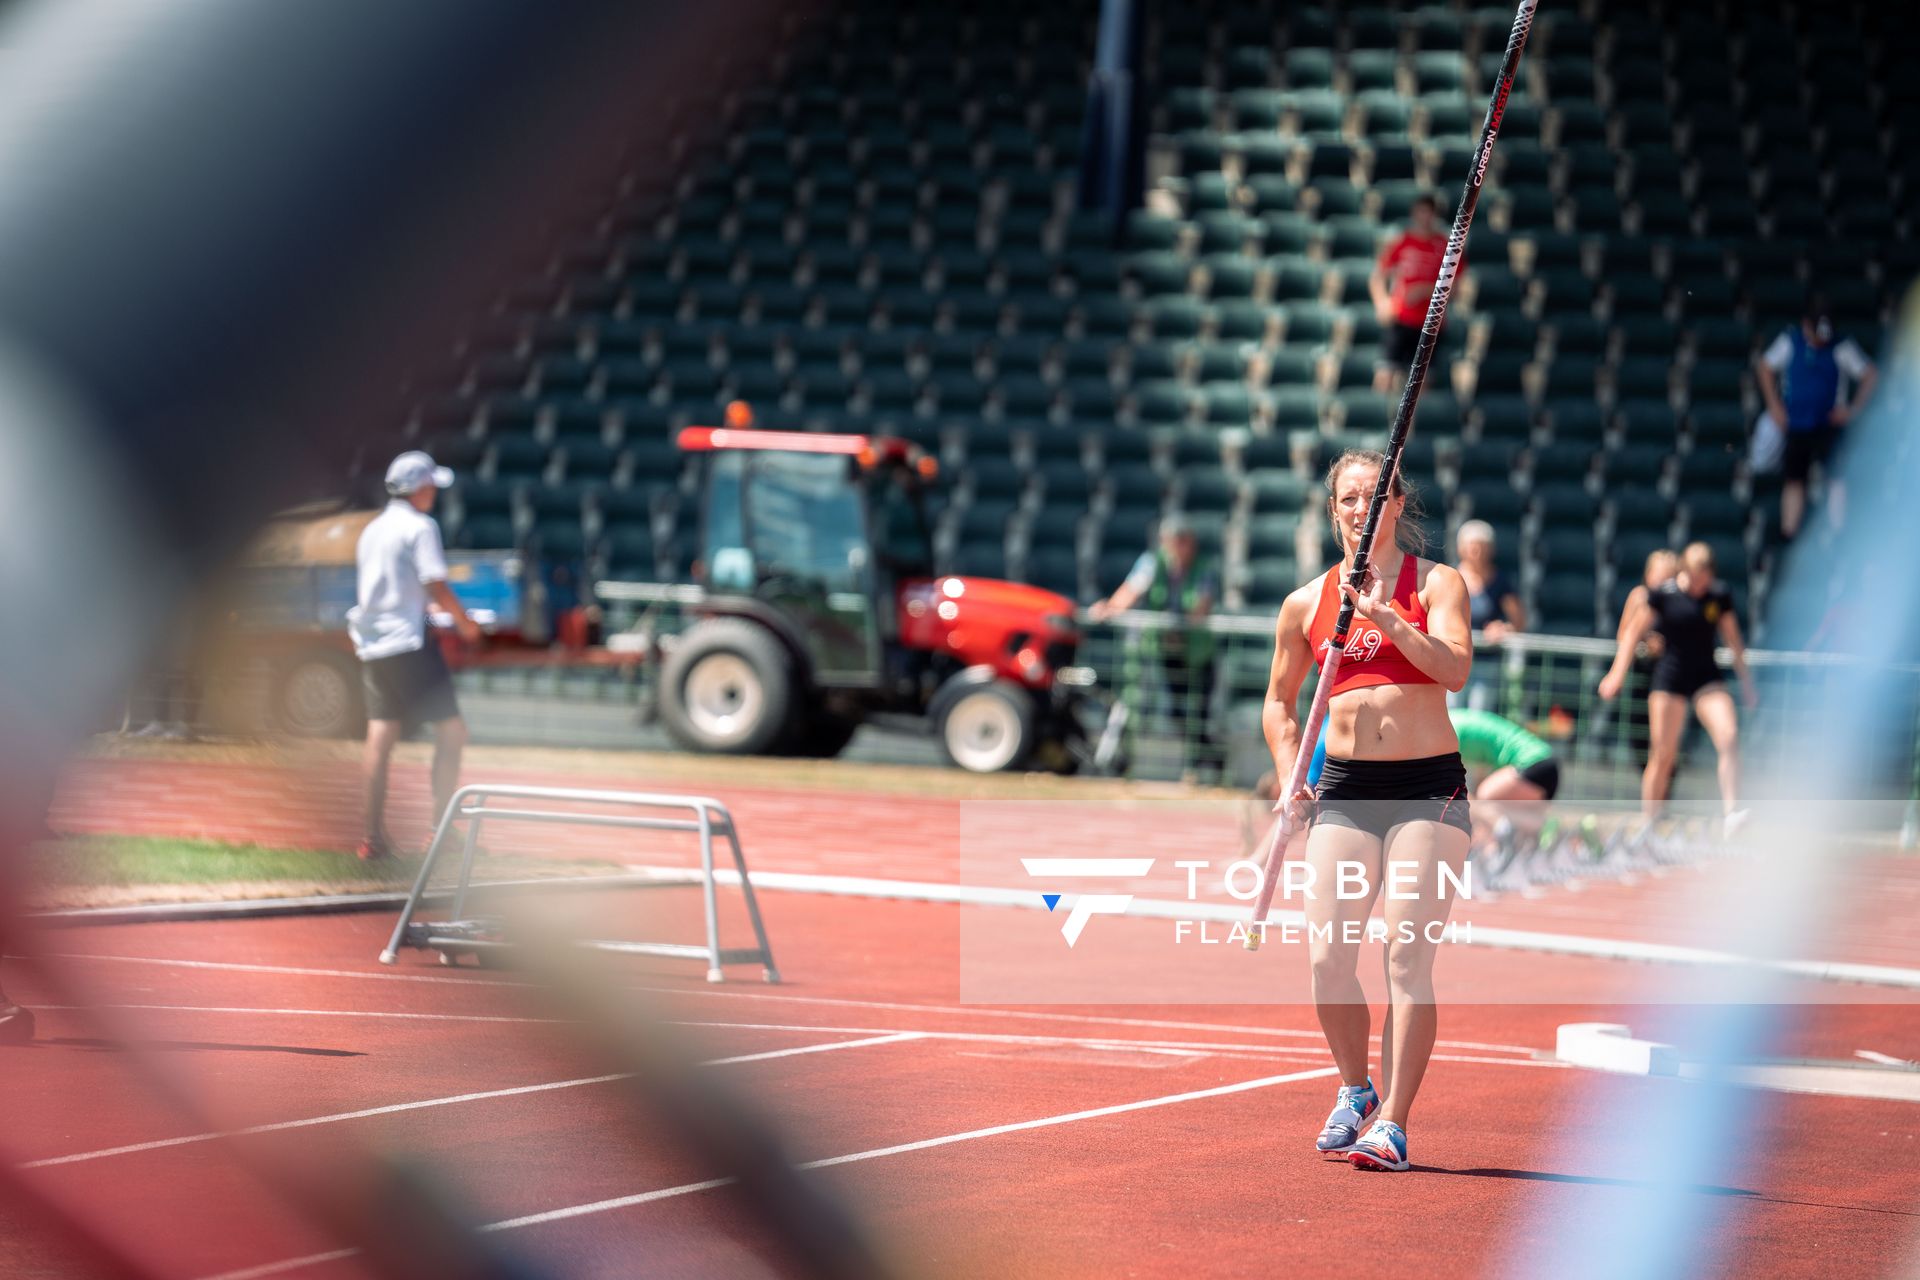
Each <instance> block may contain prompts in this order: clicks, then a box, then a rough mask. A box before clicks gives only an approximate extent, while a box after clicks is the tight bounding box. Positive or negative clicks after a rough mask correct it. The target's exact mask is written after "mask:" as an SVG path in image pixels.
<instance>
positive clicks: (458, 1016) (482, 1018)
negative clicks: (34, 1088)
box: [34, 1004, 1543, 1066]
mask: <svg viewBox="0 0 1920 1280" xmlns="http://www.w3.org/2000/svg"><path fill="white" fill-rule="evenodd" d="M34 1008H36V1009H38V1010H40V1011H41V1012H53V1011H69V1012H83V1011H85V1010H86V1009H88V1008H98V1009H121V1010H138V1011H144V1012H160V1013H166V1012H171V1013H216V1014H252V1015H258V1016H261V1017H275V1018H281V1017H286V1018H371V1019H402V1020H412V1019H423V1020H429V1021H436V1022H505V1023H528V1024H537V1025H542V1026H554V1025H564V1024H565V1020H564V1019H560V1018H513V1017H500V1016H493V1015H488V1014H462V1013H388V1012H382V1011H378V1010H369V1011H362V1010H357V1009H275V1008H255V1007H248V1006H240V1005H188V1004H105V1005H94V1006H83V1005H35V1006H34ZM662 1025H664V1026H669V1027H719V1028H734V1029H738V1030H743V1031H791V1032H808V1031H824V1032H831V1033H836V1034H845V1035H890V1034H911V1035H916V1036H921V1037H923V1038H925V1039H930V1040H978V1041H987V1042H1004V1043H1009V1044H1058V1045H1080V1046H1085V1047H1088V1048H1099V1049H1104V1048H1107V1047H1109V1046H1117V1047H1120V1048H1141V1049H1144V1048H1148V1047H1154V1048H1159V1049H1162V1050H1165V1051H1168V1052H1173V1053H1241V1054H1243V1055H1273V1054H1280V1055H1286V1056H1292V1057H1301V1056H1305V1057H1312V1058H1319V1057H1323V1056H1324V1055H1325V1052H1326V1051H1325V1050H1323V1049H1315V1048H1312V1047H1310V1046H1305V1045H1303V1046H1301V1047H1299V1048H1292V1047H1288V1046H1280V1045H1264V1044H1236V1043H1232V1042H1225V1041H1193V1040H1159V1039H1153V1040H1136V1039H1132V1038H1130V1037H1113V1036H1018V1035H1009V1034H1005V1033H994V1032H986V1031H929V1030H925V1029H914V1030H912V1031H910V1032H909V1031H906V1030H905V1029H903V1028H889V1027H841V1026H830V1025H826V1024H823V1023H817V1022H715V1021H708V1020H694V1019H671V1020H667V1021H664V1022H663V1023H662ZM1195 1025H1199V1026H1208V1025H1210V1024H1206V1023H1200V1024H1195ZM1219 1029H1221V1030H1227V1029H1228V1028H1225V1027H1222V1028H1219ZM1374 1038H1375V1039H1378V1037H1374ZM1436 1043H1437V1044H1440V1045H1445V1046H1449V1047H1453V1046H1459V1047H1465V1048H1478V1047H1480V1046H1477V1045H1474V1044H1472V1043H1471V1042H1467V1041H1455V1040H1441V1041H1437V1042H1436ZM1489 1047H1491V1048H1494V1049H1505V1048H1507V1046H1503V1045H1493V1046H1489ZM1511 1051H1512V1052H1513V1053H1515V1054H1519V1055H1530V1054H1531V1053H1532V1050H1529V1049H1521V1048H1518V1047H1517V1046H1516V1047H1513V1048H1512V1050H1511ZM1434 1060H1435V1061H1437V1062H1493V1063H1508V1062H1512V1063H1518V1064H1519V1065H1521V1066H1539V1065H1543V1062H1542V1060H1540V1059H1536V1058H1533V1057H1531V1056H1521V1057H1514V1058H1493V1057H1473V1056H1465V1055H1458V1054H1440V1055H1437V1056H1436V1057H1435V1059H1434Z"/></svg>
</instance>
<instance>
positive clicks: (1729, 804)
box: [1693, 684, 1740, 813]
mask: <svg viewBox="0 0 1920 1280" xmlns="http://www.w3.org/2000/svg"><path fill="white" fill-rule="evenodd" d="M1693 714H1694V715H1696V716H1699V717H1700V724H1701V727H1702V728H1704V729H1705V730H1706V731H1707V736H1708V737H1709V738H1711V739H1713V749H1714V751H1715V752H1717V753H1718V754H1719V756H1720V760H1719V766H1718V769H1719V777H1720V806H1721V809H1722V810H1723V811H1724V812H1726V813H1732V812H1733V811H1734V810H1735V809H1738V808H1739V807H1740V715H1739V712H1737V711H1735V710H1734V706H1733V695H1732V694H1730V693H1728V692H1727V686H1726V685H1724V684H1710V685H1708V686H1707V687H1706V688H1704V689H1702V690H1700V692H1698V693H1696V694H1694V695H1693Z"/></svg>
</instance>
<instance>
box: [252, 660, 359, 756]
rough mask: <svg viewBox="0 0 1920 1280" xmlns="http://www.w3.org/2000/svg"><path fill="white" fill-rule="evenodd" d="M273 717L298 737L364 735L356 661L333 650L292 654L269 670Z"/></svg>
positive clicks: (284, 729)
mask: <svg viewBox="0 0 1920 1280" xmlns="http://www.w3.org/2000/svg"><path fill="white" fill-rule="evenodd" d="M273 721H274V723H275V724H277V725H279V726H280V729H281V731H282V732H283V733H287V734H291V735H292V736H294V737H296V738H358V737H361V736H363V735H364V734H365V733H366V731H367V714H366V708H365V706H364V705H363V703H362V701H361V692H360V664H359V663H358V662H356V661H355V660H354V659H352V658H350V657H348V656H347V655H346V654H344V653H336V652H334V651H333V650H331V649H312V650H309V651H307V652H305V653H297V654H294V655H293V656H292V657H290V658H288V659H287V660H286V661H285V662H282V663H281V664H280V665H279V666H278V667H277V668H276V669H275V671H274V673H273Z"/></svg>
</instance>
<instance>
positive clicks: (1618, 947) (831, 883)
mask: <svg viewBox="0 0 1920 1280" xmlns="http://www.w3.org/2000/svg"><path fill="white" fill-rule="evenodd" d="M630 870H632V871H633V872H634V873H635V874H637V875H644V876H650V877H655V878H657V879H659V880H661V881H663V882H665V883H669V884H678V883H684V882H687V881H689V879H690V878H697V877H701V876H703V875H704V873H702V872H697V871H691V872H690V871H686V870H684V869H682V868H679V867H632V868H630ZM714 876H715V879H716V880H717V881H718V882H719V883H721V884H724V885H730V886H733V887H736V888H737V887H738V886H739V884H740V873H739V872H737V871H722V870H716V871H715V872H714ZM753 887H754V888H755V889H757V890H767V889H785V890H788V891H790V892H794V893H824V894H834V895H840V896H852V897H863V898H905V899H909V900H911V901H915V902H951V903H959V904H962V905H966V906H994V907H1024V908H1027V909H1029V910H1034V911H1039V910H1044V909H1045V907H1046V904H1045V903H1043V902H1041V901H1040V895H1039V894H1038V893H1036V892H1035V891H1033V890H1031V889H998V888H991V887H983V886H976V885H959V884H930V883H926V882H922V881H915V880H877V879H872V878H869V877H865V876H836V875H816V874H813V873H811V872H802V871H756V872H754V873H753ZM1068 896H1071V895H1068ZM1125 914H1126V915H1129V916H1137V917H1143V918H1150V919H1164V920H1205V921H1209V922H1218V923H1221V924H1241V925H1244V924H1245V923H1246V922H1247V912H1246V909H1245V908H1244V907H1243V906H1241V905H1240V904H1237V903H1233V904H1229V903H1224V902H1182V901H1168V900H1166V899H1163V898H1140V897H1136V898H1134V899H1133V902H1132V904H1131V905H1130V906H1128V908H1127V910H1126V912H1125ZM1305 919H1306V917H1305V916H1304V915H1303V914H1302V913H1301V912H1298V911H1273V912H1269V913H1268V915H1267V922H1268V923H1269V924H1279V923H1295V924H1298V923H1304V921H1305ZM1458 941H1459V943H1460V945H1463V946H1470V947H1491V948H1495V949H1499V950H1510V951H1539V952H1546V953H1549V954H1552V955H1564V956H1582V957H1586V958H1588V959H1595V960H1651V961H1659V962H1661V963H1665V964H1682V965H1694V966H1699V967H1704V968H1729V967H1730V968H1736V969H1746V968H1752V969H1759V970H1761V971H1763V972H1767V973H1774V974H1779V975H1781V976H1784V977H1793V978H1813V979H1817V980H1819V981H1822V982H1862V983H1869V984H1874V985H1878V986H1892V987H1906V988H1909V989H1913V990H1920V969H1903V968H1897V967H1895V966H1893V965H1878V964H1852V963H1847V962H1842V961H1827V960H1786V959H1778V958H1774V957H1771V956H1740V955H1735V954H1733V953H1732V952H1729V951H1714V950H1710V949H1708V948H1705V947H1684V946H1678V945H1675V944H1672V943H1665V942H1634V941H1629V940H1627V939H1621V938H1592V937H1584V936H1581V935H1578V934H1566V933H1541V932H1537V931H1535V930H1531V929H1502V928H1498V927H1494V926H1487V927H1482V926H1479V925H1475V926H1474V927H1473V929H1472V931H1471V932H1470V933H1469V934H1468V935H1467V936H1465V937H1462V938H1460V939H1459V940H1458Z"/></svg>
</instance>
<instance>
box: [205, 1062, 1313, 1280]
mask: <svg viewBox="0 0 1920 1280" xmlns="http://www.w3.org/2000/svg"><path fill="white" fill-rule="evenodd" d="M1337 1074H1339V1069H1338V1068H1337V1067H1317V1068H1315V1069H1313V1070H1311V1071H1295V1072H1291V1073H1289V1074H1287V1075H1281V1076H1263V1077H1261V1078H1260V1079H1258V1080H1243V1081H1241V1082H1240V1083H1238V1084H1223V1085H1218V1086H1216V1087H1214V1088H1211V1089H1195V1090H1191V1091H1189V1092H1187V1093H1171V1094H1167V1095H1166V1096H1164V1097H1159V1098H1147V1099H1144V1100H1142V1101H1140V1102H1122V1103H1119V1104H1117V1105H1115V1106H1111V1107H1095V1108H1093V1109H1091V1110H1088V1111H1069V1112H1067V1113H1066V1114H1064V1115H1057V1116H1043V1117H1041V1118H1040V1119H1038V1120H1021V1121H1017V1122H1015V1123H1013V1124H999V1125H992V1126H990V1127H988V1128H985V1129H969V1130H967V1131H966V1132H964V1133H950V1134H947V1135H945V1136H944V1137H939V1138H923V1139H921V1140H920V1141H918V1142H902V1143H897V1144H895V1145H894V1146H890V1147H875V1148H873V1149H871V1150H868V1151H854V1152H850V1153H848V1154H847V1155H842V1156H828V1157H827V1158H826V1159H823V1160H809V1161H807V1162H806V1163H805V1164H802V1165H799V1166H797V1167H798V1168H800V1169H826V1168H831V1167H833V1166H835V1165H842V1164H854V1163H856V1162H858V1161H862V1160H878V1159H880V1158H881V1157H883V1156H897V1155H904V1154H906V1153H908V1152H911V1151H926V1150H928V1149H930V1148H933V1147H944V1146H951V1145H952V1144H954V1143H956V1142H972V1141H974V1140H975V1139H979V1138H994V1137H999V1136H1000V1135H1002V1134H1007V1133H1018V1132H1021V1131H1022V1130H1026V1129H1045V1128H1051V1127H1053V1126H1055V1125H1062V1124H1073V1123H1075V1122H1076V1121H1080V1120H1095V1119H1099V1118H1101V1117H1103V1116H1115V1115H1122V1114H1124V1113H1126V1112H1129V1111H1146V1110H1149V1109H1151V1108H1154V1107H1170V1106H1173V1105H1174V1104H1176V1103H1181V1102H1194V1101H1198V1100H1199V1099H1201V1098H1218V1097H1223V1096H1225V1095H1227V1094H1234V1093H1246V1092H1248V1091H1250V1090H1253V1089H1265V1088H1269V1087H1271V1086H1273V1085H1280V1084H1293V1083H1295V1082H1297V1081H1301V1080H1320V1079H1324V1078H1326V1077H1327V1076H1331V1075H1337ZM733 1181H734V1180H733V1179H732V1178H708V1179H707V1180H706V1181H704V1182H686V1183H682V1184H680V1185H679V1186H677V1187H661V1188H659V1189H657V1190H654V1191H642V1192H639V1193H638V1194H636V1195H630V1196H616V1197H614V1198H613V1199H611V1200H595V1201H592V1202H590V1203H588V1204H576V1205H568V1206H566V1207H565V1208H561V1209H548V1210H546V1211H545V1212H543V1213H530V1214H526V1215H525V1216H523V1217H518V1218H505V1219H502V1220H501V1221H499V1222H489V1223H487V1224H486V1225H485V1226H483V1227H481V1228H480V1230H482V1231H518V1230H519V1229H521V1228H522V1227H536V1226H540V1225H542V1224H544V1223H549V1222H562V1221H565V1220H566V1219H568V1218H583V1217H587V1216H588V1215H590V1214H596V1213H608V1212H611V1211H612V1210H615V1209H627V1208H631V1207H633V1206H635V1205H643V1204H652V1203H653V1202H654V1201H656V1200H671V1199H673V1198H675V1197H677V1196H686V1195H693V1194H695V1193H697V1192H701V1191H712V1190H714V1189H715V1188H717V1187H724V1186H729V1185H731V1184H732V1183H733ZM356 1252H357V1250H353V1249H336V1250H334V1251H332V1252H331V1253H310V1254H307V1255H305V1256H304V1257H299V1258H284V1259H282V1260H280V1261H278V1262H268V1263H263V1264H261V1265H260V1266H256V1267H247V1268H245V1269H243V1270H239V1271H223V1272H221V1273H220V1274H219V1275H216V1276H208V1277H205V1280H259V1277H262V1276H272V1275H280V1274H282V1273H283V1272H287V1271H294V1270H298V1269H299V1268H301V1267H308V1266H314V1265H317V1264H319V1263H322V1262H333V1261H336V1260H338V1259H340V1258H348V1257H352V1256H353V1255H354V1254H355V1253H356Z"/></svg>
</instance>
